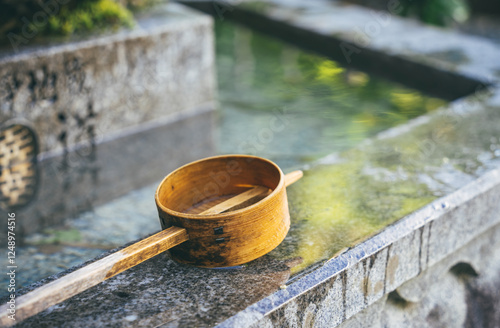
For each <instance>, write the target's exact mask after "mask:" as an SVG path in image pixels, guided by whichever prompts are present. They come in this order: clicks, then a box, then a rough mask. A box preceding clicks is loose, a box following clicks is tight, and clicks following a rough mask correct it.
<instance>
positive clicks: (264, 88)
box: [216, 22, 444, 168]
mask: <svg viewBox="0 0 500 328" xmlns="http://www.w3.org/2000/svg"><path fill="white" fill-rule="evenodd" d="M216 40H217V41H216V48H217V73H218V79H219V95H220V104H221V106H220V107H221V109H220V111H219V113H220V130H219V137H218V140H219V142H218V144H219V148H220V149H219V150H220V152H222V153H246V154H255V155H259V156H263V157H267V158H270V159H272V160H274V161H276V162H277V163H278V164H279V165H280V166H281V167H283V168H289V167H292V166H300V165H302V164H304V163H309V162H311V161H313V160H315V159H318V158H320V157H323V156H325V155H326V154H329V153H332V152H334V151H340V150H345V149H349V148H352V147H353V146H355V145H357V144H358V143H359V142H360V141H362V140H364V139H366V138H367V137H370V136H373V135H375V134H376V133H377V132H380V131H382V130H385V129H387V128H389V127H391V126H394V125H396V124H400V123H403V122H406V121H407V120H408V119H410V118H413V117H416V116H418V115H421V114H422V113H425V112H428V111H432V110H433V109H435V108H437V107H439V106H441V105H443V104H444V101H442V100H439V99H436V98H430V97H427V96H424V95H422V94H421V93H420V92H418V91H415V90H412V89H409V88H406V87H403V86H401V85H399V84H395V83H392V82H388V81H385V80H382V79H379V78H373V77H371V76H368V75H367V74H365V73H362V72H359V71H355V70H352V69H348V68H344V67H341V66H339V65H338V64H337V63H336V62H334V61H331V60H329V59H327V58H324V57H321V56H318V55H314V54H311V53H307V52H304V51H302V50H300V49H298V48H296V47H293V46H290V45H287V44H285V43H283V42H281V41H279V40H276V39H272V38H270V37H265V36H262V35H260V34H258V33H254V32H252V31H251V30H248V29H246V28H243V27H238V26H235V25H232V24H230V23H227V22H218V23H216Z"/></svg>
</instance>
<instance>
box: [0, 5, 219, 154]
mask: <svg viewBox="0 0 500 328" xmlns="http://www.w3.org/2000/svg"><path fill="white" fill-rule="evenodd" d="M26 47H28V46H26ZM6 50H10V49H6ZM21 50H22V51H20V52H19V53H15V52H13V51H10V52H4V53H3V55H2V56H1V57H0V110H1V111H0V121H5V120H6V119H9V118H13V117H15V118H19V117H21V118H23V119H26V120H28V121H29V122H31V124H32V125H33V127H34V128H35V130H36V132H37V134H38V136H39V138H40V141H41V151H42V152H45V151H49V150H61V149H64V148H67V147H69V146H71V145H74V144H77V143H79V142H80V143H81V142H85V141H88V140H96V141H98V140H99V139H102V138H104V137H105V136H107V135H109V134H110V133H113V132H117V131H120V130H123V129H124V128H127V127H132V126H136V125H138V124H140V123H143V122H148V121H152V120H155V119H158V118H162V117H165V116H168V115H170V114H174V113H180V112H184V111H186V110H190V109H193V108H195V107H197V106H200V105H202V104H206V103H207V102H210V101H212V100H213V99H214V97H215V78H214V63H213V61H214V54H213V52H214V50H213V33H212V22H211V19H210V18H209V17H207V16H203V15H200V14H197V13H194V12H191V11H190V10H188V9H185V8H182V7H180V6H179V5H175V4H169V5H166V6H164V7H162V8H159V9H156V10H155V14H154V16H151V15H145V17H139V19H138V25H137V26H136V27H135V28H134V29H132V30H130V31H121V32H118V33H116V34H112V35H107V36H99V37H96V38H89V39H86V40H82V41H73V42H68V43H66V44H59V45H55V46H48V47H40V46H33V47H32V48H26V49H24V48H22V47H21Z"/></svg>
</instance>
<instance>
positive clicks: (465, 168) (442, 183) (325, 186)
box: [271, 106, 500, 273]
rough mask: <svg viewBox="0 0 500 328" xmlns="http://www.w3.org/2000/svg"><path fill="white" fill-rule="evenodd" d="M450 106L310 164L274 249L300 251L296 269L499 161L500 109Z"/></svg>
mask: <svg viewBox="0 0 500 328" xmlns="http://www.w3.org/2000/svg"><path fill="white" fill-rule="evenodd" d="M466 107H467V106H466ZM449 113H450V112H445V113H441V112H440V113H438V115H436V114H435V115H433V116H432V118H431V120H430V122H428V123H426V124H423V125H420V126H417V127H414V128H412V129H411V130H408V131H406V132H403V133H399V134H398V135H397V136H394V137H390V138H381V139H376V140H372V141H371V142H367V143H364V144H363V145H360V146H358V147H356V148H354V149H351V150H347V151H344V152H342V153H340V154H338V155H337V156H335V157H332V160H331V164H320V165H317V166H314V167H312V168H311V169H309V170H308V171H306V172H305V176H304V178H303V179H302V180H301V181H299V182H298V183H296V184H295V185H293V186H291V187H289V188H288V189H287V192H288V195H289V204H290V210H291V217H292V227H291V230H290V232H289V235H288V236H287V238H286V239H285V241H284V242H283V244H282V245H280V246H279V247H278V248H277V249H276V250H274V251H273V252H272V253H271V254H272V255H273V256H276V257H278V258H289V257H294V256H300V257H302V258H303V259H304V262H303V263H302V264H301V265H300V266H298V267H295V268H294V269H293V271H294V272H295V273H296V272H298V271H300V270H302V269H304V268H305V267H307V266H309V265H311V264H314V263H317V262H319V261H321V260H325V259H329V258H331V257H332V256H334V255H335V254H336V253H337V252H339V251H341V250H342V249H344V248H346V247H350V246H353V245H355V244H356V243H357V242H359V241H360V240H362V239H366V238H368V237H369V236H371V235H373V234H375V233H377V232H379V231H380V230H381V229H382V228H383V227H385V226H387V225H389V224H391V223H393V222H394V221H396V220H398V219H400V218H402V217H403V216H405V215H407V214H409V213H411V212H413V211H415V210H417V209H419V208H421V207H422V206H424V205H426V204H428V203H430V202H431V201H432V200H434V199H436V198H437V197H440V196H443V195H446V194H449V193H451V192H453V191H455V190H457V189H458V188H460V187H462V186H464V185H465V184H467V183H469V182H471V181H473V180H474V179H476V178H477V177H478V176H480V175H481V174H483V173H484V172H486V171H488V170H490V169H493V168H498V167H500V125H499V124H498V122H499V121H500V108H489V107H487V108H485V109H484V110H480V111H476V112H474V113H469V114H466V115H465V114H457V113H455V114H453V115H449Z"/></svg>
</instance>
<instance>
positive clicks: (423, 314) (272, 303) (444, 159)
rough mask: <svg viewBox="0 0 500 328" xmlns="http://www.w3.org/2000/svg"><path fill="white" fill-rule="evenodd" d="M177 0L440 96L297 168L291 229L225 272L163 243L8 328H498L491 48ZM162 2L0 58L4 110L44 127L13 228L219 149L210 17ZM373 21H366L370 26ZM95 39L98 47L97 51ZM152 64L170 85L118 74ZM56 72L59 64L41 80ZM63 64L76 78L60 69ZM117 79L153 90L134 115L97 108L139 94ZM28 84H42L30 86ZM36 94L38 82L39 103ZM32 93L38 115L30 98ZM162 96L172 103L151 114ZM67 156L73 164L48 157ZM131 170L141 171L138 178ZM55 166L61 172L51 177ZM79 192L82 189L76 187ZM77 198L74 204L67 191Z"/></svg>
mask: <svg viewBox="0 0 500 328" xmlns="http://www.w3.org/2000/svg"><path fill="white" fill-rule="evenodd" d="M183 3H184V4H186V5H188V6H191V7H195V8H197V9H200V10H202V11H204V12H207V13H209V14H211V15H212V16H213V19H216V20H217V19H218V20H226V19H227V20H234V21H236V22H239V23H242V24H245V25H247V26H249V27H251V28H253V29H255V30H259V31H261V32H263V33H266V34H270V35H273V36H275V37H278V38H282V39H284V40H286V41H288V42H293V43H294V44H297V45H299V46H301V47H303V48H305V49H308V50H310V51H314V52H317V53H320V54H322V55H324V56H327V57H329V58H331V59H334V60H336V61H338V62H340V63H341V64H342V65H345V66H346V67H352V68H355V69H361V70H364V71H366V72H368V73H369V74H379V75H383V76H385V77H387V78H390V79H393V80H396V81H398V82H401V83H404V84H407V85H410V86H412V87H416V88H419V89H421V90H423V91H425V92H427V93H430V94H433V95H436V96H439V97H442V98H444V99H447V100H449V101H450V102H449V104H447V105H445V106H443V107H441V108H440V109H438V110H436V111H433V112H430V113H427V114H425V115H423V116H420V117H417V118H415V119H413V120H410V121H409V122H407V123H404V124H402V125H399V126H396V127H393V128H390V129H388V130H386V131H383V132H381V133H379V134H377V135H376V136H375V137H371V138H369V139H367V140H364V141H363V142H361V143H360V144H358V145H357V146H355V147H353V148H350V149H347V150H344V151H340V152H337V153H333V154H331V155H329V156H326V157H324V158H322V159H320V160H316V161H314V162H312V163H310V164H308V165H307V166H305V167H304V166H303V167H301V168H302V169H303V170H304V177H303V178H302V179H301V180H300V181H299V182H297V183H296V184H294V185H293V186H292V187H290V188H289V190H288V197H289V204H290V213H291V219H292V227H291V230H290V232H289V234H288V236H287V237H286V239H285V241H284V242H283V243H282V245H280V246H279V247H278V248H277V249H276V250H275V251H273V252H271V253H270V254H269V255H266V256H264V257H262V258H260V259H257V260H255V261H253V262H251V263H248V264H247V265H244V266H240V267H237V268H230V269H200V268H195V267H191V266H186V265H181V264H178V263H176V262H174V261H172V260H171V259H169V257H168V255H166V254H162V255H159V256H157V257H155V258H153V259H151V260H149V261H147V262H144V263H142V264H140V265H138V266H136V267H134V268H132V269H131V270H128V271H126V272H124V273H122V274H120V275H118V276H116V277H114V278H111V279H109V280H107V281H105V282H104V283H102V284H100V285H98V286H95V287H93V288H91V289H89V290H87V291H85V292H83V293H81V294H79V295H77V296H75V297H73V298H71V299H69V300H67V301H64V302H62V303H60V304H58V305H55V306H53V307H51V308H49V309H48V310H46V311H43V312H41V313H39V314H38V315H36V316H33V317H31V318H29V319H26V320H25V321H23V322H20V323H18V325H17V326H19V327H33V326H46V327H59V326H61V327H89V326H109V327H214V326H217V327H337V326H338V327H366V326H370V327H402V326H404V327H407V326H408V327H422V326H430V327H443V326H445V327H478V326H481V327H498V323H499V322H500V310H499V309H500V124H499V122H500V84H499V80H500V61H499V60H498V58H500V45H498V44H496V43H493V42H492V41H489V40H486V39H481V38H478V37H473V36H470V35H465V34H461V33H459V32H455V31H450V30H443V29H438V28H434V27H429V26H424V25H422V24H420V23H417V22H414V21H409V20H405V19H401V18H398V17H396V16H392V15H390V13H391V10H393V8H392V7H388V8H387V10H382V11H372V10H369V9H366V8H363V7H357V6H349V5H339V4H338V3H337V2H335V1H326V0H325V1H320V0H317V1H308V2H296V1H290V2H285V1H279V0H273V1H268V2H265V3H263V2H258V3H255V2H244V3H241V4H234V3H230V2H208V1H183ZM391 8H392V9H391ZM164 10H165V14H166V15H167V14H168V15H171V17H172V21H171V22H176V23H175V24H174V23H166V24H167V26H166V27H164V28H163V27H162V28H158V27H157V26H158V25H157V24H151V25H150V24H147V23H144V26H143V27H141V28H140V29H139V30H138V31H132V32H129V33H128V34H126V35H125V34H124V35H119V36H113V37H104V38H102V39H99V40H98V41H92V42H91V41H88V42H84V43H83V44H82V45H83V50H78V51H81V54H79V55H78V56H76V55H72V54H71V52H70V50H74V49H69V48H68V47H71V46H61V47H55V48H51V50H50V51H45V52H44V51H42V50H33V52H30V51H31V50H30V51H27V52H25V53H21V54H17V55H15V56H10V57H9V56H4V57H3V58H2V59H1V62H0V78H2V79H3V80H2V81H4V82H1V83H11V82H9V81H8V79H7V78H4V76H10V75H9V73H4V72H8V70H9V69H12V70H13V71H14V69H15V71H16V72H19V73H17V74H20V77H19V78H18V81H19V83H15V84H14V85H16V86H17V88H18V89H17V91H16V92H14V93H12V96H11V97H10V98H9V99H11V100H10V103H9V105H8V106H7V105H4V104H5V102H3V103H2V106H7V107H5V108H6V109H5V110H4V108H2V113H3V114H5V115H6V116H5V117H7V116H8V115H10V116H9V119H16V118H17V119H19V117H22V118H23V119H26V120H28V121H29V122H31V125H32V126H33V127H34V129H35V130H36V131H37V132H38V134H39V138H40V139H41V140H42V142H41V144H42V146H41V147H42V154H43V155H42V156H40V162H39V165H40V166H41V169H40V172H41V181H42V182H41V183H42V184H41V186H40V191H39V195H38V197H39V198H38V199H42V200H44V199H47V201H48V202H51V204H54V206H53V207H50V210H46V211H49V212H50V213H46V214H44V215H38V214H37V213H40V211H38V210H37V209H36V206H37V205H36V204H38V203H39V200H37V201H36V202H35V203H34V205H30V206H31V207H28V208H27V209H23V210H20V211H19V212H18V213H16V215H17V216H18V217H22V218H23V220H25V221H24V222H23V223H21V228H20V229H22V230H23V232H25V233H26V234H29V233H31V232H33V230H34V229H35V228H37V227H39V226H43V225H46V226H50V225H51V224H54V223H57V222H62V219H63V218H64V217H67V216H68V214H69V215H71V214H74V213H67V212H64V211H65V209H72V211H75V210H74V209H75V208H77V209H78V211H80V212H81V211H84V210H86V209H87V208H89V207H90V208H91V207H96V208H97V207H99V206H100V204H103V203H105V202H107V201H109V200H110V199H112V198H116V197H118V196H121V195H123V194H125V193H126V192H127V191H130V190H133V189H136V188H139V187H142V186H144V185H147V184H149V183H151V182H154V181H156V180H158V179H159V178H161V176H162V175H164V174H165V173H168V172H169V171H170V170H171V169H173V168H175V167H176V166H178V165H180V164H181V163H185V162H188V161H190V160H192V159H194V158H199V157H203V156H206V155H210V154H212V153H213V152H215V150H214V148H213V145H212V143H211V141H210V140H212V139H211V138H212V133H213V131H212V118H213V117H212V116H213V109H214V108H215V105H213V101H214V98H215V82H214V81H215V78H214V75H215V70H214V63H213V61H214V58H213V48H212V46H213V45H212V43H213V35H212V32H211V27H212V19H211V18H210V17H209V16H206V15H205V14H201V13H199V12H196V11H193V10H192V9H188V8H187V7H184V6H183V5H180V4H175V3H174V4H169V5H167V6H166V7H165V8H164ZM169 17H170V16H169ZM149 19H153V18H149ZM167 21H168V20H167ZM376 24H378V25H377V26H378V29H376V30H374V29H371V28H366V29H365V27H367V26H368V25H370V26H372V25H373V26H375V25H376ZM140 26H141V25H140ZM152 26H155V27H154V28H153V27H152ZM363 31H364V32H363ZM367 31H368V32H367ZM370 31H371V32H370ZM373 31H377V32H373ZM360 33H366V35H360ZM146 34H147V36H146ZM149 38H153V39H154V41H151V40H150V39H149ZM173 40H175V42H174V41H173ZM135 42H140V43H139V44H140V45H141V46H140V47H136V46H134V43H135ZM161 42H163V43H161ZM110 43H111V44H113V45H114V46H113V47H111V46H109V44H110ZM174 45H175V46H174ZM107 47H110V48H109V49H112V50H109V51H108V50H107V49H108V48H107ZM127 47H130V48H127ZM167 48H168V49H170V50H168V51H166V53H165V50H164V49H167ZM85 49H92V50H85ZM138 49H141V50H138ZM105 50H106V51H105ZM37 51H38V52H37ZM99 51H102V54H105V55H102V56H98V55H96V54H97V53H99ZM134 51H142V53H141V54H134ZM77 54H78V52H77ZM111 54H112V55H111ZM155 54H156V55H158V54H161V56H166V58H167V59H165V60H164V61H161V62H164V64H162V65H165V66H164V68H165V70H162V69H160V68H159V67H157V66H154V65H159V64H154V63H157V61H155V60H153V57H155ZM35 55H36V56H37V57H39V60H41V61H42V62H43V60H44V58H46V56H49V55H51V56H52V55H54V56H61V57H60V58H61V60H60V61H58V63H65V64H64V66H61V67H51V66H49V64H47V65H46V66H43V65H42V66H41V67H42V68H40V69H38V68H35V66H34V65H35V64H34V61H33V59H32V57H33V56H35ZM44 56H45V57H44ZM93 56H94V57H95V58H94V60H96V61H100V60H102V61H106V60H108V62H107V63H104V64H103V65H104V66H103V67H108V68H109V67H111V68H112V71H110V72H108V73H107V74H102V76H101V77H102V78H103V79H104V80H102V82H99V80H98V79H97V77H98V75H99V74H98V72H99V70H98V69H97V68H95V67H94V66H92V65H90V64H87V63H88V62H89V61H91V60H90V59H91V58H92V57H93ZM107 56H110V57H109V58H108V57H107ZM111 56H112V58H111ZM40 58H41V59H40ZM75 58H76V59H75ZM96 58H99V60H97V59H96ZM144 58H151V59H150V61H145V62H143V59H144ZM457 58H459V59H458V60H457ZM9 61H10V62H9ZM131 61H133V63H132V62H131ZM47 62H52V61H49V60H48V59H47ZM110 63H115V64H110ZM131 63H132V64H131ZM16 65H17V66H16ZM30 65H31V66H30ZM68 65H69V66H68ZM72 65H73V66H72ZM148 65H153V69H152V73H151V74H153V77H152V78H153V79H163V80H162V81H163V82H162V83H164V84H165V85H169V87H170V88H171V89H169V92H168V93H166V92H165V93H164V92H161V91H160V90H159V89H158V90H155V87H154V86H155V83H154V82H152V83H151V87H149V84H147V83H148V81H145V80H144V79H147V77H146V76H147V75H143V74H142V73H141V74H139V73H137V75H134V74H133V72H128V70H130V69H131V68H129V67H136V68H135V69H138V68H137V67H141V66H144V67H143V69H146V68H147V67H148ZM60 70H62V71H63V72H66V73H64V74H62V73H61V74H62V76H61V77H57V78H53V77H52V76H53V75H54V74H55V73H53V72H58V71H60ZM176 70H178V71H176ZM23 72H24V73H23ZM71 72H75V74H76V75H75V77H74V78H71V79H70V78H69V76H71V74H72V73H71ZM127 72H128V73H127ZM161 72H164V74H160V73H161ZM178 72H182V73H178ZM11 74H12V73H11ZM120 74H123V75H120ZM156 74H158V76H156ZM66 76H68V78H67V79H68V81H65V80H64V79H66ZM123 76H135V77H136V79H137V82H136V83H137V84H140V85H144V84H146V85H147V86H148V87H145V89H144V90H142V91H144V92H142V91H141V92H137V95H138V96H137V97H139V98H140V99H136V97H132V100H130V101H131V102H133V104H132V108H134V107H133V106H139V103H141V102H142V101H147V102H148V105H147V106H146V108H148V110H147V111H146V112H145V113H142V112H141V113H140V114H139V112H134V111H132V113H133V114H130V113H129V112H130V111H129V110H128V109H129V108H130V107H128V106H130V104H129V103H122V102H121V101H118V99H114V98H115V97H106V98H107V99H109V100H108V101H110V102H111V103H107V104H99V102H98V101H97V100H98V99H100V94H101V93H106V92H109V93H110V95H113V94H115V95H116V94H118V93H120V94H121V92H122V91H120V90H127V92H124V93H125V94H133V91H134V90H135V89H134V88H135V84H133V83H132V82H131V84H130V85H129V84H128V82H124V80H123V78H121V77H123ZM106 79H113V80H112V81H107V80H106ZM38 80H40V81H41V82H40V83H39V84H38V82H36V81H38ZM49 80H50V81H53V82H50V81H49ZM5 81H7V82H5ZM30 81H31V82H30ZM44 81H46V82H44ZM49 82H50V83H49ZM51 83H52V84H53V85H52V87H49V85H50V84H51ZM59 83H61V85H63V84H68V85H73V84H72V83H74V87H75V88H77V89H78V90H79V92H80V93H78V94H79V95H81V96H78V97H80V98H77V101H74V102H73V103H72V105H71V106H75V107H74V109H72V107H71V106H69V107H68V106H67V103H66V101H67V97H68V96H64V95H57V97H55V98H54V92H55V90H59V89H60V87H57V86H59ZM99 83H101V84H99ZM116 83H125V85H120V86H116V89H113V88H110V89H111V90H110V91H107V88H105V87H104V86H106V85H110V84H112V85H113V86H115V85H116ZM33 85H34V87H33ZM94 87H95V88H94ZM2 88H3V87H2ZM51 88H52V89H51ZM123 88H125V89H123ZM193 88H196V90H193ZM49 89H50V90H52V91H50V90H49ZM63 89H64V88H63ZM38 90H41V91H40V96H35V95H37V92H39V91H38ZM49 91H50V92H52V93H50V92H49ZM43 92H48V93H50V95H49V96H47V97H48V98H47V97H46V98H43V97H45V96H41V94H42V93H43ZM43 94H45V93H43ZM36 97H38V98H36ZM141 97H144V98H141ZM78 99H79V100H78ZM42 100H43V101H42ZM63 101H64V103H59V102H63ZM134 101H135V103H134ZM47 102H50V104H49V103H47ZM28 103H29V104H31V105H30V106H33V107H32V108H33V110H31V111H27V110H26V109H25V108H26V106H27V105H26V104H28ZM165 103H168V104H169V106H165V108H167V107H168V108H170V109H171V111H169V112H165V110H162V108H164V106H162V105H163V104H165ZM134 104H135V105H134ZM170 104H172V105H170ZM43 106H47V107H43ZM78 106H83V107H78ZM111 107H112V108H113V110H109V109H110V108H111ZM43 108H45V110H44V109H43ZM46 108H55V109H56V110H55V111H54V112H53V113H51V112H50V111H47V110H46ZM141 108H142V106H141ZM82 112H83V113H86V114H85V115H87V116H86V118H85V119H83V118H81V116H80V115H82V114H81V113H82ZM7 114H8V115H7ZM127 115H132V116H130V117H129V116H127ZM49 120H52V121H50V122H52V123H51V124H47V122H49ZM80 121H83V123H81V124H83V125H82V126H85V127H87V126H93V128H92V129H91V130H92V131H101V132H102V134H99V133H94V132H92V133H91V137H90V138H89V137H88V136H87V139H85V140H84V141H86V142H90V145H91V147H88V146H87V147H85V144H82V143H79V142H77V141H78V137H77V136H76V135H72V133H74V132H75V131H77V132H78V131H80V130H79V128H81V126H80V125H79V124H80V123H79V122H80ZM137 123H139V124H137ZM44 124H46V125H44ZM52 124H54V125H52ZM165 127H166V128H165ZM65 129H66V130H67V131H68V132H66V133H62V131H63V130H65ZM186 130H188V131H190V132H193V131H196V133H185V131H186ZM84 131H89V130H88V129H84ZM80 132H81V131H80ZM61 135H64V138H63V137H61ZM98 136H99V138H98ZM138 139H141V140H142V141H143V142H144V140H147V141H148V142H147V143H146V144H148V146H147V147H143V150H141V152H144V154H141V155H140V156H139V155H137V156H134V155H132V154H130V153H127V147H128V146H129V145H130V144H131V143H133V142H135V141H136V140H138ZM166 139H173V140H179V141H180V142H183V143H185V144H186V145H188V146H189V147H188V148H189V149H190V151H189V153H183V152H179V151H176V149H175V147H173V146H169V143H164V142H163V141H164V140H166ZM44 140H46V141H44ZM89 140H90V141H89ZM87 145H88V144H87ZM160 145H161V147H167V148H168V147H172V148H168V149H167V151H165V153H164V154H162V155H160V156H159V158H158V162H155V161H151V162H150V161H145V160H144V158H149V156H151V154H153V153H155V154H157V153H158V152H157V151H156V149H158V147H159V146H160ZM44 147H45V148H44ZM82 147H83V148H82ZM130 147H131V148H130V149H133V147H132V146H130ZM87 148H88V149H90V151H87V152H83V154H93V155H92V156H87V157H85V158H84V160H85V161H86V162H85V165H83V164H82V163H83V162H82V159H81V158H82V157H72V156H76V155H75V154H78V150H79V149H87ZM135 148H136V147H135ZM142 156H144V157H142ZM74 158H79V160H78V161H73V160H74ZM68 162H70V163H76V164H73V165H69V166H64V165H57V163H66V164H67V163H68ZM89 163H90V164H92V165H89ZM165 163H167V164H165ZM137 165H145V166H146V168H147V169H141V173H138V171H137V170H136V167H137ZM117 166H120V171H117V168H116V167H117ZM61 167H63V168H64V169H61ZM68 167H69V169H68ZM89 167H90V168H93V169H92V170H88V168H89ZM54 170H63V173H64V174H62V173H61V171H57V172H56V171H54ZM143 171H145V172H143ZM50 172H55V173H54V175H53V176H54V177H60V176H63V177H64V179H55V178H54V179H51V178H50V177H51V175H50V174H52V173H50ZM113 172H116V173H114V174H119V175H123V176H127V177H128V176H130V178H123V179H122V180H123V182H122V183H123V185H120V186H113V187H111V186H110V183H109V180H107V176H108V174H113ZM118 172H126V173H118ZM143 174H146V176H143ZM115 180H116V179H115ZM80 181H81V182H80ZM142 181H143V182H144V184H142ZM76 182H78V183H76ZM64 186H66V187H64ZM76 186H77V187H76ZM64 188H67V189H64ZM89 190H91V191H92V194H90V195H91V198H90V199H89V198H85V197H81V195H82V194H84V195H88V193H89ZM56 192H57V193H59V194H56ZM108 196H109V197H108ZM82 198H83V199H84V200H85V201H86V202H84V201H82V203H81V204H80V205H78V204H74V203H72V202H76V201H77V202H80V200H81V199H82ZM76 205H78V206H76ZM87 205H88V206H87ZM151 206H152V207H154V205H153V203H151ZM54 213H62V214H61V215H60V216H57V215H56V214H54ZM58 217H59V218H58ZM24 218H26V219H24ZM2 229H3V228H2ZM122 247H123V246H122ZM105 255H106V254H103V255H100V256H98V257H97V258H95V259H92V260H89V261H87V263H84V264H82V265H80V266H79V267H81V266H84V265H86V264H88V263H91V262H93V261H95V260H97V259H98V258H101V257H103V256H105ZM77 268H78V266H77V267H74V268H71V269H69V270H67V271H65V272H61V273H59V274H56V275H54V276H51V277H49V278H47V279H44V280H42V281H39V282H37V283H34V284H32V285H30V286H28V287H25V288H23V289H22V290H20V293H19V294H24V293H27V292H28V291H30V290H32V289H34V288H37V287H39V286H42V285H44V284H46V283H48V282H50V281H52V280H54V279H57V278H58V277H61V276H63V275H65V274H67V273H68V272H71V271H73V270H75V269H77Z"/></svg>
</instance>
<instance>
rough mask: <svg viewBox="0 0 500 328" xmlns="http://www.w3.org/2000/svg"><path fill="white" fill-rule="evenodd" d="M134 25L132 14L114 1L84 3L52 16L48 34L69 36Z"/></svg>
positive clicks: (102, 0) (99, 0)
mask: <svg viewBox="0 0 500 328" xmlns="http://www.w3.org/2000/svg"><path fill="white" fill-rule="evenodd" d="M133 24H134V20H133V16H132V13H131V12H130V11H129V10H128V9H127V8H125V7H123V6H122V5H120V4H119V3H117V2H114V1H113V0H97V1H84V2H81V3H79V4H78V5H77V6H76V7H75V8H69V7H63V8H62V9H61V11H60V13H59V14H58V15H54V16H52V17H51V18H50V19H49V24H48V32H49V33H50V34H63V35H69V34H73V33H80V32H90V31H93V30H102V29H104V28H117V27H119V26H127V27H131V26H133Z"/></svg>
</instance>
